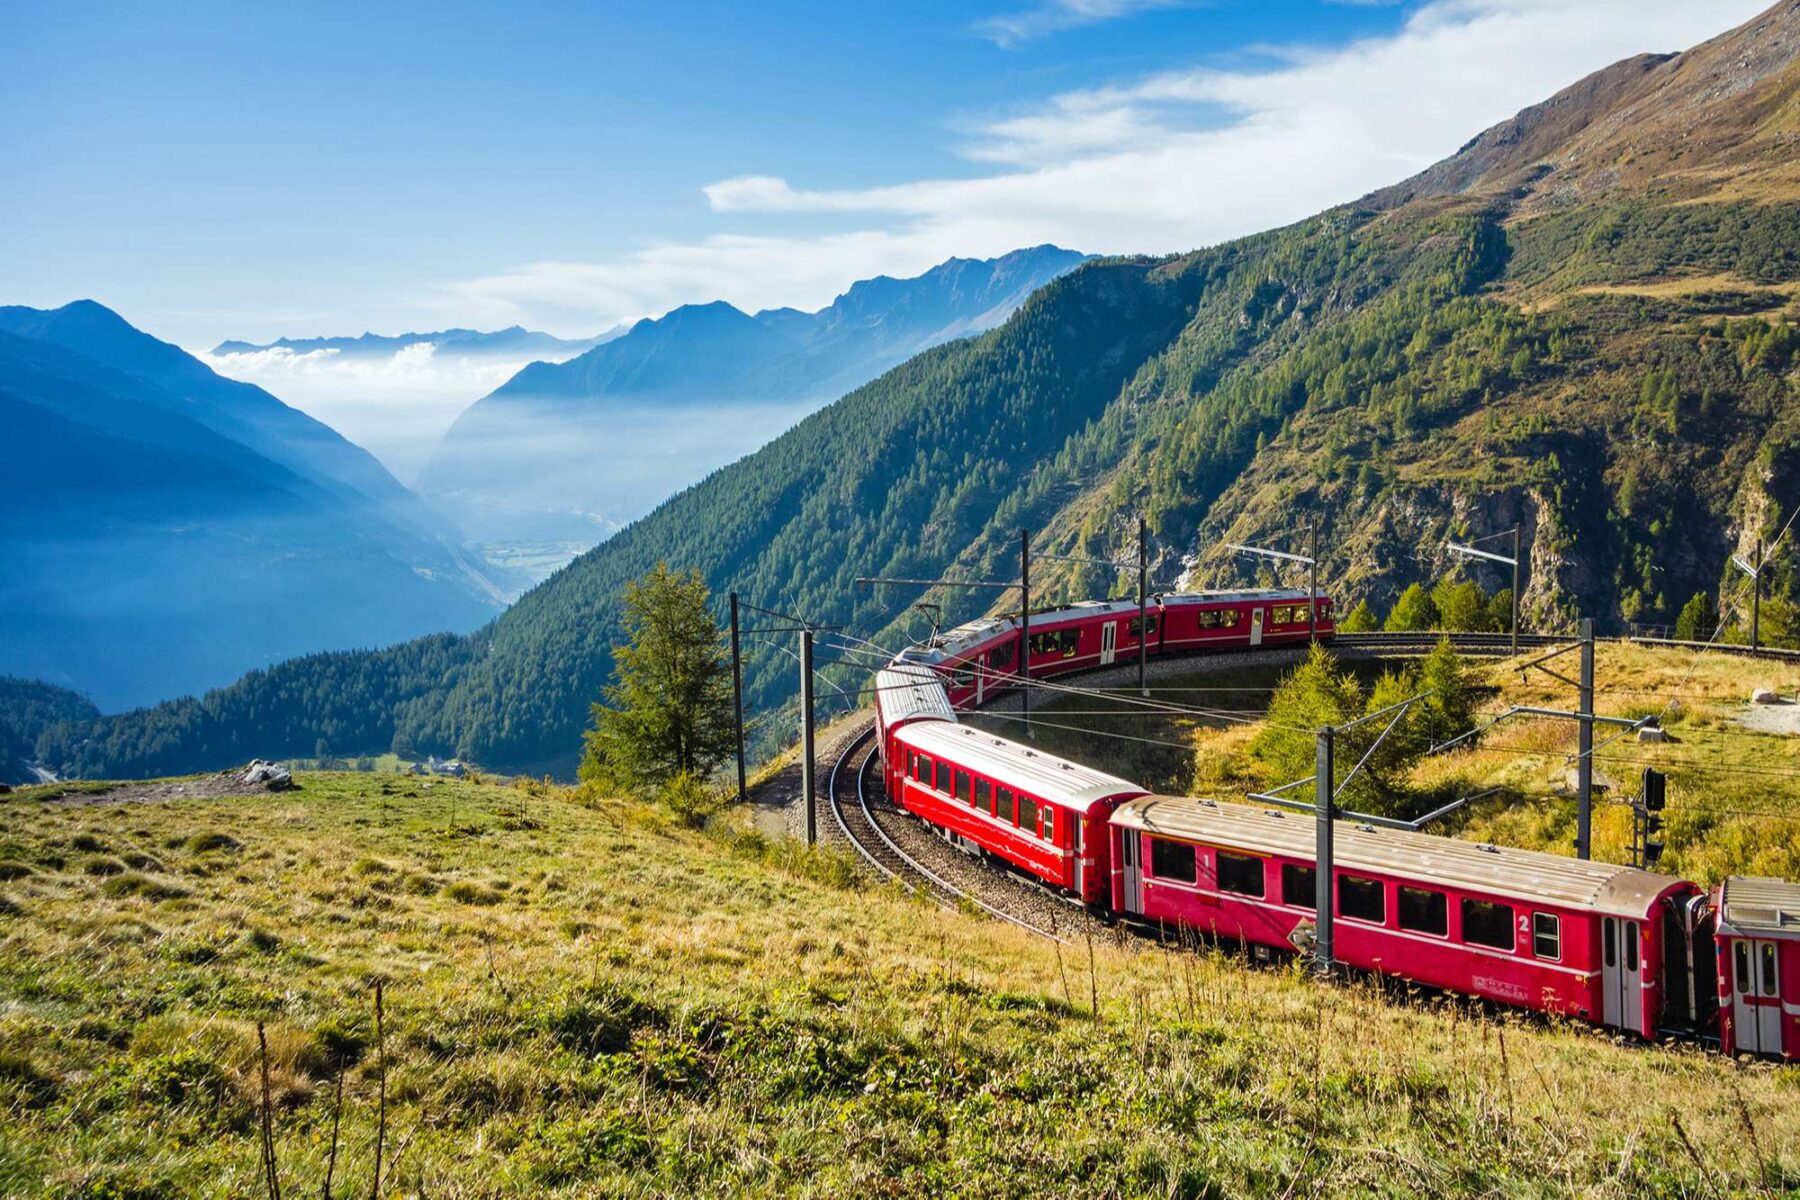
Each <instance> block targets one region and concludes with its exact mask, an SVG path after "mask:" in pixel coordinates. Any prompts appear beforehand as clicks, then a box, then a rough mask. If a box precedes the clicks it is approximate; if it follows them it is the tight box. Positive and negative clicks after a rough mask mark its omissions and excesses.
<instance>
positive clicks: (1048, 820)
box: [1038, 804, 1056, 842]
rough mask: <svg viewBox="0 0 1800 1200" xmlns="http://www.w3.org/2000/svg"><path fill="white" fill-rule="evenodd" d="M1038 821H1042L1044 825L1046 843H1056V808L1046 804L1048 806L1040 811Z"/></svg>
mask: <svg viewBox="0 0 1800 1200" xmlns="http://www.w3.org/2000/svg"><path fill="white" fill-rule="evenodd" d="M1038 819H1039V820H1041V821H1042V822H1043V824H1044V840H1045V841H1046V842H1055V841H1056V810H1055V809H1054V808H1051V807H1050V806H1049V805H1048V804H1046V805H1044V807H1042V808H1040V809H1038Z"/></svg>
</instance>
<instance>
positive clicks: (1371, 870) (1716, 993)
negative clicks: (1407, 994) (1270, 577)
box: [875, 590, 1800, 1060]
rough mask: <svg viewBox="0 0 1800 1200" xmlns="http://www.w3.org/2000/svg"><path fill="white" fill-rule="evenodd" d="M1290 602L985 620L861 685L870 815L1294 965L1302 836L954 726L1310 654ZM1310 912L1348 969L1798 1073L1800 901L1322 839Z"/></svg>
mask: <svg viewBox="0 0 1800 1200" xmlns="http://www.w3.org/2000/svg"><path fill="white" fill-rule="evenodd" d="M1309 603H1310V601H1309V597H1308V596H1307V594H1306V593H1304V592H1295V591H1279V590H1269V591H1240V592H1195V593H1183V594H1177V595H1164V596H1159V597H1157V598H1156V602H1155V604H1154V605H1151V606H1149V607H1148V610H1147V611H1143V612H1140V609H1139V606H1138V605H1137V604H1135V603H1123V602H1117V603H1083V604H1074V605H1070V606H1067V607H1064V608H1058V609H1052V610H1047V611H1044V612H1042V613H1038V612H1034V613H1032V614H1031V618H1030V621H1029V632H1028V636H1029V640H1030V645H1029V646H1028V647H1025V646H1021V645H1020V639H1021V634H1023V633H1026V630H1025V628H1024V626H1025V622H1022V621H1020V620H1019V619H1018V618H1017V617H1011V616H1003V617H996V618H984V619H982V620H978V621H974V622H970V623H969V624H967V625H963V626H960V627H958V628H956V629H952V630H949V631H947V632H945V633H944V634H942V635H940V636H938V637H935V638H933V639H932V641H931V643H930V644H928V645H926V646H922V647H914V648H911V649H909V650H907V651H905V652H903V653H902V654H901V655H899V656H898V657H897V658H896V659H895V660H894V661H893V662H891V663H890V664H889V665H888V666H886V667H884V668H883V669H881V670H880V671H878V672H877V674H876V683H875V710H876V722H877V734H878V737H879V739H880V747H881V758H882V774H883V780H884V782H885V784H886V788H887V794H888V796H889V797H890V798H892V799H893V801H894V802H895V803H896V804H898V805H899V806H900V807H902V808H904V809H906V810H907V811H908V812H911V813H913V814H914V815H916V816H918V817H919V818H920V819H921V820H923V821H925V822H926V823H927V824H929V825H930V826H932V827H933V828H934V829H935V830H936V831H937V832H938V833H939V834H940V835H941V836H943V837H945V838H946V839H948V840H949V841H951V842H952V843H953V844H955V845H957V846H959V847H961V848H963V849H965V850H969V851H971V852H977V853H981V854H985V855H990V856H993V857H994V858H996V859H998V860H1000V861H1002V862H1004V863H1005V864H1007V865H1008V866H1010V867H1012V868H1014V869H1016V870H1018V871H1021V872H1024V873H1026V874H1028V875H1030V876H1032V877H1034V878H1035V879H1037V880H1039V881H1041V882H1042V883H1043V884H1044V885H1045V886H1047V887H1050V888H1053V889H1056V890H1058V891H1060V892H1063V893H1065V894H1067V895H1068V896H1069V897H1070V898H1071V899H1073V900H1078V901H1079V902H1081V903H1082V904H1084V905H1086V906H1088V907H1089V908H1090V909H1092V910H1094V911H1097V912H1101V913H1104V914H1107V915H1109V916H1114V917H1118V918H1122V919H1126V920H1135V921H1142V922H1145V923H1148V924H1152V925H1159V926H1164V927H1168V926H1185V927H1187V928H1191V929H1194V930H1197V931H1199V932H1201V933H1203V934H1205V935H1207V936H1209V937H1212V938H1216V939H1220V940H1223V941H1226V942H1236V943H1241V944H1242V945H1244V946H1245V947H1247V948H1252V949H1254V950H1256V951H1257V952H1258V953H1260V954H1265V955H1267V954H1281V953H1294V952H1302V951H1305V950H1307V949H1309V948H1310V937H1311V933H1312V930H1313V927H1314V922H1315V917H1316V913H1317V908H1316V905H1317V903H1318V900H1319V880H1318V878H1317V870H1316V864H1315V860H1314V857H1313V855H1314V848H1315V838H1314V827H1313V820H1312V818H1311V817H1310V816H1307V815H1305V814H1301V813H1288V812H1281V811H1276V810H1271V809H1265V808H1260V807H1256V806H1253V805H1246V804H1237V803H1232V802H1228V801H1224V800H1214V799H1203V798H1197V797H1183V796H1158V795H1153V794H1151V793H1150V792H1149V791H1148V790H1147V789H1145V788H1143V787H1140V786H1139V785H1137V784H1134V783H1132V782H1131V781H1130V780H1127V779H1122V778H1119V777H1117V776H1113V775H1109V774H1106V773H1105V772H1101V771H1097V770H1095V769H1093V768H1091V767H1087V766H1084V765H1082V764H1079V763H1075V762H1071V761H1068V760H1066V759H1063V758H1059V757H1057V756H1055V755H1050V754H1046V753H1044V752H1042V751H1040V750H1037V749H1035V748H1033V747H1030V746H1027V745H1023V744H1021V743H1018V742H1014V741H1011V740H1009V739H1007V738H1003V737H997V736H995V735H993V734H990V733H986V732H983V731H980V730H977V729H975V728H973V727H972V726H969V725H967V724H965V723H963V722H961V721H960V720H959V719H958V715H957V714H958V713H959V712H960V711H964V710H967V709H969V708H971V707H975V706H979V705H980V704H981V703H983V702H984V701H985V700H986V699H987V698H988V697H989V696H991V695H994V694H996V693H998V692H1000V691H1003V690H1005V689H1007V688H1010V687H1013V686H1016V684H1017V680H1018V662H1019V656H1020V655H1021V654H1022V653H1029V654H1030V674H1031V677H1032V678H1033V679H1039V678H1043V677H1046V676H1054V675H1056V674H1058V673H1061V672H1068V671H1074V670H1080V669H1087V668H1093V667H1100V666H1105V665H1109V664H1112V663H1115V662H1120V661H1125V662H1129V661H1130V660H1131V658H1133V657H1135V656H1136V655H1137V654H1139V653H1140V646H1142V647H1143V649H1142V653H1145V654H1167V653H1172V652H1195V651H1202V652H1203V651H1207V650H1238V649H1248V648H1252V647H1257V646H1271V645H1281V644H1284V643H1293V642H1303V641H1305V640H1307V638H1308V637H1309V636H1311V634H1312V633H1313V631H1314V630H1315V629H1316V632H1317V635H1318V636H1319V637H1320V638H1321V639H1329V638H1330V637H1331V636H1332V634H1333V625H1332V623H1331V620H1330V612H1331V601H1330V600H1329V599H1327V598H1324V597H1320V598H1319V599H1318V600H1317V604H1318V612H1317V613H1316V614H1314V613H1312V612H1310V611H1309V610H1308V605H1309ZM1335 845H1336V853H1335V855H1334V859H1333V864H1332V866H1333V870H1332V874H1333V878H1332V880H1331V881H1330V886H1329V887H1328V889H1327V891H1328V892H1329V902H1331V903H1332V904H1333V906H1334V908H1333V911H1334V914H1335V917H1334V925H1335V937H1334V955H1335V957H1336V958H1337V959H1338V961H1340V962H1342V963H1344V964H1346V965H1347V966H1350V967H1352V968H1358V969H1364V970H1369V971H1379V972H1381V973H1383V974H1385V975H1390V976H1396V977H1400V978H1404V979H1408V980H1412V981H1414V982H1417V983H1419V984H1422V985H1425V986H1429V987H1436V988H1442V989H1445V990H1449V991H1455V992H1460V993H1463V994H1465V995H1469V996H1476V997H1481V998H1483V999H1486V1000H1490V1001H1493V1002H1496V1003H1500V1004H1504V1005H1509V1006H1514V1007H1518V1008H1524V1009H1532V1010H1536V1011H1540V1012H1546V1013H1555V1014H1560V1015H1563V1016H1567V1017H1571V1018H1574V1019H1578V1020H1582V1021H1588V1022H1591V1023H1593V1024H1596V1025H1601V1026H1605V1027H1609V1028H1612V1029H1617V1030H1620V1031H1622V1032H1625V1033H1629V1034H1632V1035H1635V1036H1639V1037H1643V1038H1656V1037H1660V1036H1663V1035H1665V1034H1672V1033H1677V1034H1688V1035H1692V1036H1697V1037H1701V1038H1704V1039H1713V1038H1716V1039H1717V1042H1718V1045H1719V1047H1720V1049H1721V1050H1722V1051H1724V1052H1725V1053H1727V1054H1739V1053H1741V1054H1750V1055H1757V1056H1763V1057H1773V1058H1784V1059H1789V1060H1796V1059H1800V884H1795V883H1789V882H1785V881H1782V880H1773V879H1755V878H1749V877H1743V876H1734V877H1732V878H1730V879H1727V880H1726V881H1725V882H1724V883H1723V884H1721V885H1719V886H1718V887H1716V888H1714V889H1711V890H1710V891H1708V890H1705V889H1702V888H1701V887H1699V886H1698V885H1697V884H1694V883H1692V882H1690V881H1687V880H1683V879H1678V878H1675V877H1674V876H1669V875H1662V874H1657V873H1654V872H1651V871H1644V870H1638V869H1635V868H1631V867H1621V866H1614V865H1611V864H1607V863H1598V862H1591V861H1585V860H1580V859H1573V858H1566V857H1563V856H1560V855H1554V854H1545V853H1540V852H1537V851H1529V850H1516V849H1510V848H1506V847H1501V846H1494V845H1488V844H1484V843H1476V842H1469V841H1463V840H1461V839H1458V838H1449V837H1440V836H1435V835H1432V834H1425V833H1413V832H1407V831H1402V830H1393V829H1386V828H1382V829H1377V828H1375V827H1373V826H1369V825H1357V824H1355V823H1353V822H1348V821H1346V822H1340V824H1339V826H1338V829H1337V832H1336V835H1335Z"/></svg>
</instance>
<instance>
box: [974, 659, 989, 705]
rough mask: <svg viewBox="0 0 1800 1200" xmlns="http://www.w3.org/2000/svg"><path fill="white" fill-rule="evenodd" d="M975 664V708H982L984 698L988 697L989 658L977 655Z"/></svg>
mask: <svg viewBox="0 0 1800 1200" xmlns="http://www.w3.org/2000/svg"><path fill="white" fill-rule="evenodd" d="M973 662H974V665H975V707H976V708H980V707H981V701H982V697H984V696H986V695H987V673H988V656H987V655H985V654H979V655H976V657H975V658H974V660H973Z"/></svg>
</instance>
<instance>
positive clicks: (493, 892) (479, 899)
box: [444, 879, 506, 906]
mask: <svg viewBox="0 0 1800 1200" xmlns="http://www.w3.org/2000/svg"><path fill="white" fill-rule="evenodd" d="M444 895H446V896H448V897H450V899H452V900H454V901H456V902H457V903H458V904H477V905H483V906H486V905H489V904H498V903H500V901H501V900H503V899H505V898H506V897H505V896H504V894H503V893H502V892H501V891H500V889H499V888H494V887H489V886H488V885H487V884H485V883H477V882H475V881H474V880H473V879H458V880H457V881H456V882H455V883H452V884H451V885H450V886H449V887H447V888H445V889H444Z"/></svg>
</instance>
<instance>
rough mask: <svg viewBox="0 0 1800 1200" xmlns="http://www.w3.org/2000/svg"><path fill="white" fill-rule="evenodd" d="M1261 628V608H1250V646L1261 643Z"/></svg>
mask: <svg viewBox="0 0 1800 1200" xmlns="http://www.w3.org/2000/svg"><path fill="white" fill-rule="evenodd" d="M1262 629H1263V610H1262V609H1260V608H1253V609H1251V610H1250V644H1251V645H1252V646H1260V645H1262Z"/></svg>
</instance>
